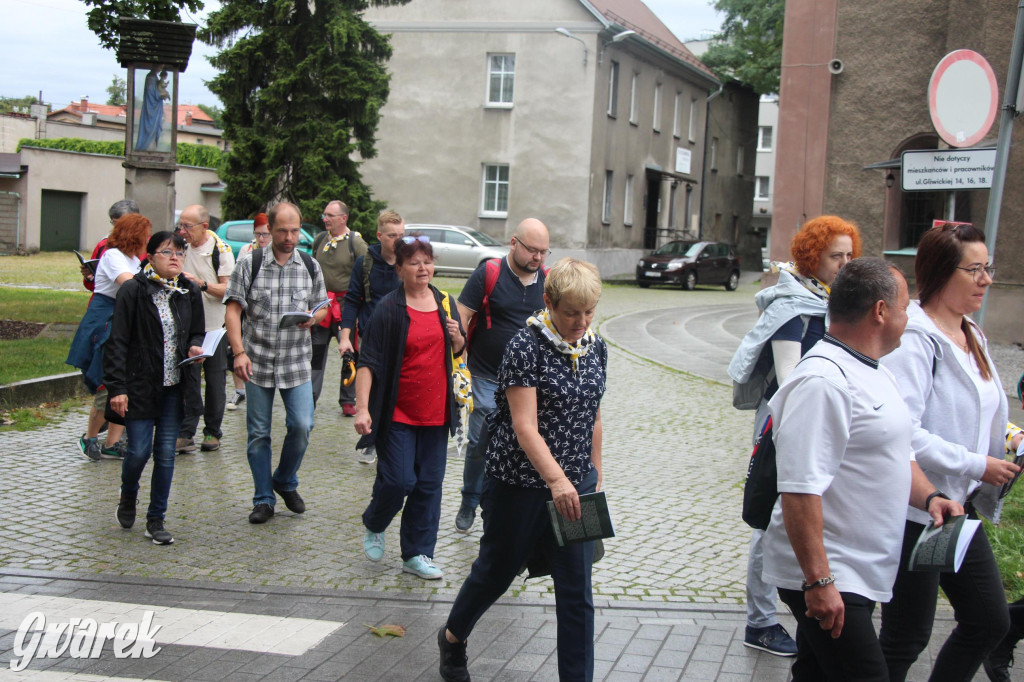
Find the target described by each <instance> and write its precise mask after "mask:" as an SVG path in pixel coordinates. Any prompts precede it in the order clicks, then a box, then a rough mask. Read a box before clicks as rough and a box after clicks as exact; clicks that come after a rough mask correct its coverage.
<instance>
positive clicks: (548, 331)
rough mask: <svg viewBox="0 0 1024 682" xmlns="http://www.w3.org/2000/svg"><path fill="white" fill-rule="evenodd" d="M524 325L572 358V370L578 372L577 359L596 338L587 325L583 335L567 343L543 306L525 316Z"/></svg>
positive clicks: (584, 353) (586, 351) (585, 352)
mask: <svg viewBox="0 0 1024 682" xmlns="http://www.w3.org/2000/svg"><path fill="white" fill-rule="evenodd" d="M526 325H527V326H528V327H531V328H533V329H534V330H536V331H537V333H538V334H540V335H541V338H543V339H544V340H545V341H546V342H547V343H548V345H549V346H551V347H552V348H554V349H555V350H557V351H558V352H559V353H561V354H562V355H568V356H569V358H570V359H571V360H572V369H573V371H574V372H579V371H580V368H579V359H580V358H581V357H583V356H584V355H586V354H587V353H589V352H590V348H591V347H592V346H593V345H594V341H596V340H597V335H596V334H594V330H592V329H591V328H590V327H587V331H586V332H584V333H583V336H582V337H581V338H580V340H579V341H577V342H576V343H569V342H568V341H566V340H565V339H563V338H562V335H561V334H559V333H558V330H557V329H555V325H554V323H552V322H551V313H550V312H548V309H547V308H545V309H544V310H541V311H540V312H538V313H535V314H534V315H533V316H531V317H529V318H527V320H526Z"/></svg>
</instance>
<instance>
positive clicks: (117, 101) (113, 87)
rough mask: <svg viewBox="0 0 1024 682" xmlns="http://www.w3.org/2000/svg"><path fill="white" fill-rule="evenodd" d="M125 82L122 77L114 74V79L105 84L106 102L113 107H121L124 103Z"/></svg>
mask: <svg viewBox="0 0 1024 682" xmlns="http://www.w3.org/2000/svg"><path fill="white" fill-rule="evenodd" d="M127 87H128V86H127V84H126V83H125V82H124V79H123V78H121V77H120V76H114V79H113V80H112V81H111V82H110V85H108V86H107V104H109V105H111V106H115V107H123V106H124V105H125V99H124V97H125V89H126V88H127Z"/></svg>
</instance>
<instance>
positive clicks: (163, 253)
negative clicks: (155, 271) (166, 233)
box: [153, 249, 185, 260]
mask: <svg viewBox="0 0 1024 682" xmlns="http://www.w3.org/2000/svg"><path fill="white" fill-rule="evenodd" d="M153 253H158V254H160V255H161V256H163V257H164V258H170V257H171V256H174V257H175V258H177V259H178V260H181V259H182V258H184V257H185V252H184V251H171V250H170V249H163V250H162V251H154V252H153Z"/></svg>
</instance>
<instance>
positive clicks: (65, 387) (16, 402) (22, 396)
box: [0, 372, 85, 408]
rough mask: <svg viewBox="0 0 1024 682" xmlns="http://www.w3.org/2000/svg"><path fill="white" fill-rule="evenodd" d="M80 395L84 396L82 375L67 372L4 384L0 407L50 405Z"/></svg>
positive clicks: (1, 391) (0, 388) (0, 394)
mask: <svg viewBox="0 0 1024 682" xmlns="http://www.w3.org/2000/svg"><path fill="white" fill-rule="evenodd" d="M80 395H85V384H83V383H82V373H81V372H68V373H67V374H55V375H53V376H48V377H39V378H38V379H26V380H25V381H15V382H14V383H13V384H4V385H3V386H0V405H3V406H4V407H7V408H11V407H24V406H25V405H38V404H39V403H52V402H56V401H58V400H65V399H66V398H73V397H76V396H80Z"/></svg>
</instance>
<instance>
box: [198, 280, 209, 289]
mask: <svg viewBox="0 0 1024 682" xmlns="http://www.w3.org/2000/svg"><path fill="white" fill-rule="evenodd" d="M209 286H210V285H209V284H207V283H206V282H203V283H202V284H200V285H199V290H200V291H206V290H207V288H209Z"/></svg>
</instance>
